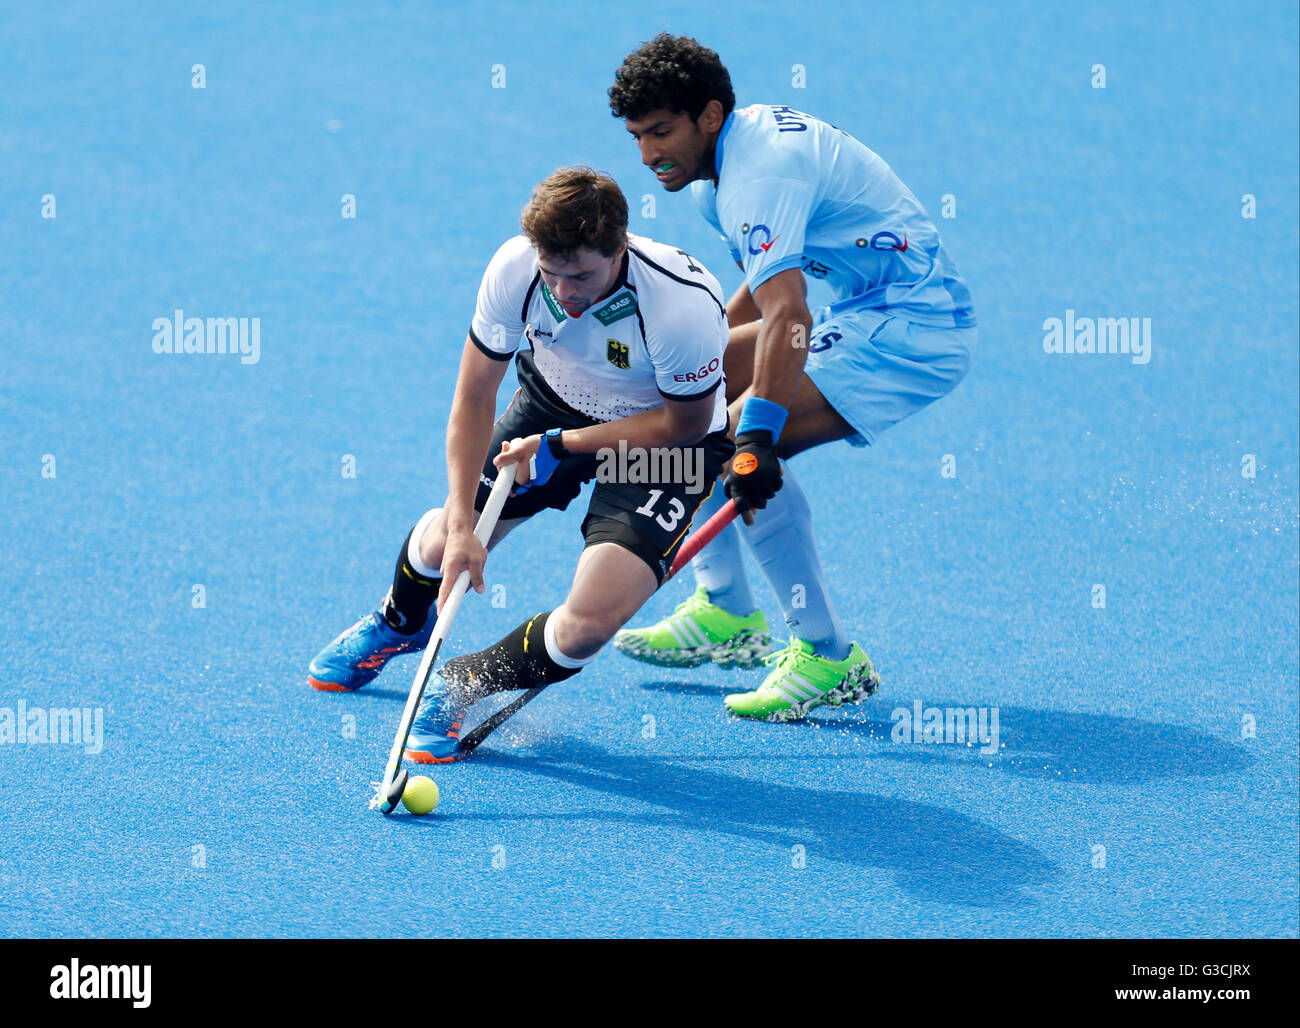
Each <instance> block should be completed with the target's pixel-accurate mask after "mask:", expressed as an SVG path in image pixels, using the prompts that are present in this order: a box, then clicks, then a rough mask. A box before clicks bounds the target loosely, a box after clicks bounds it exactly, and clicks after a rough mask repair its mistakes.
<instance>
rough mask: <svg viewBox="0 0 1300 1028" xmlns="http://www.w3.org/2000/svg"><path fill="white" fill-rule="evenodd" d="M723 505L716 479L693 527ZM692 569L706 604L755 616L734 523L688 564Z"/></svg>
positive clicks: (719, 486) (701, 522)
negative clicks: (701, 588)
mask: <svg viewBox="0 0 1300 1028" xmlns="http://www.w3.org/2000/svg"><path fill="white" fill-rule="evenodd" d="M726 502H727V494H726V493H724V492H723V491H722V479H720V478H719V479H718V481H717V482H715V483H714V484H713V493H712V495H710V496H709V498H708V499H707V500H705V501H704V503H703V504H701V506H700V510H699V513H697V514H696V515H695V527H696V528H699V527H700V526H701V525H703V524H704V522H706V521H708V520H709V518H711V517H712V516H713V515H714V514H715V513H716V512H717V511H718V510H719V509H720V508H721V507H722V505H723V504H725V503H726ZM691 570H692V571H694V572H695V582H696V584H697V585H702V586H704V588H705V589H707V590H708V591H709V602H711V603H716V604H717V605H718V606H719V607H721V608H722V609H723V610H726V611H730V612H731V613H732V614H736V615H739V616H741V617H743V616H744V615H746V614H752V613H754V597H753V596H752V595H751V594H750V592H749V579H748V578H746V577H745V559H744V557H743V556H742V555H741V552H740V535H739V533H738V532H737V531H736V526H735V524H731V525H728V526H727V527H726V528H724V529H723V530H722V531H721V532H719V533H718V534H717V536H716V537H715V538H714V540H713V542H711V543H709V545H708V546H706V547H704V549H702V550H701V551H700V553H699V556H697V557H696V558H695V559H694V560H693V561H691Z"/></svg>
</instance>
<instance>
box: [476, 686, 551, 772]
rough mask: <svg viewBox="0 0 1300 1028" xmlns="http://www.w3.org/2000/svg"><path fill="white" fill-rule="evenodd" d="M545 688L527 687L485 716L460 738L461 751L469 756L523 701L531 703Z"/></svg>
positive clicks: (516, 711)
mask: <svg viewBox="0 0 1300 1028" xmlns="http://www.w3.org/2000/svg"><path fill="white" fill-rule="evenodd" d="M545 688H546V687H545V686H541V685H539V686H538V687H537V688H535V689H529V690H528V691H527V692H526V693H524V694H523V695H521V696H516V697H515V698H514V699H513V700H511V701H510V702H509V703H507V704H506V705H505V706H504V707H502V708H501V709H500V710H498V711H497V712H496V713H495V714H492V715H491V716H489V717H485V718H484V719H483V720H482V721H480V722H479V723H478V724H477V725H475V726H474V728H473V730H472V731H471V732H470V733H469V734H468V735H466V736H465V738H463V739H461V741H460V748H461V751H462V753H463V754H464V755H465V756H469V755H470V754H471V753H473V752H474V751H475V750H476V749H478V744H479V743H481V742H482V741H483V740H484V739H486V738H487V737H488V736H489V735H491V734H492V733H493V732H495V731H496V730H497V728H498V727H500V725H501V722H503V721H507V720H509V719H510V718H512V717H514V716H515V715H516V714H517V713H519V710H520V708H521V707H523V705H524V704H525V703H531V702H532V701H533V700H535V699H536V698H537V697H538V696H539V695H541V693H542V692H543V691H544V690H545Z"/></svg>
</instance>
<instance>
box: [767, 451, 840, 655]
mask: <svg viewBox="0 0 1300 1028" xmlns="http://www.w3.org/2000/svg"><path fill="white" fill-rule="evenodd" d="M781 464H782V468H783V472H782V479H781V483H782V484H781V488H780V490H779V491H778V492H777V494H776V495H775V496H774V497H772V499H770V500H768V501H767V506H766V507H765V508H763V509H762V510H760V511H755V512H754V523H753V524H752V525H745V526H743V529H742V530H743V532H744V534H745V542H746V543H748V544H749V548H750V550H751V552H753V554H754V558H755V559H756V560H757V561H758V564H759V567H761V568H762V569H763V574H764V575H766V576H767V581H768V584H769V585H771V587H772V591H773V592H775V593H776V599H777V602H778V603H780V604H781V613H782V614H784V615H785V623H786V625H787V626H788V627H789V629H790V634H791V635H793V636H795V637H797V638H799V639H803V640H804V641H805V642H810V643H812V644H813V647H814V648H815V649H816V650H817V653H818V654H820V655H821V656H823V657H829V658H830V659H831V660H843V659H844V658H845V657H847V656H848V655H849V640H848V639H847V638H846V637H845V635H844V628H843V627H842V626H841V625H840V619H839V618H838V617H836V616H835V611H834V610H833V609H832V608H831V598H830V594H829V593H828V591H827V589H826V579H825V577H824V576H823V575H822V565H821V561H820V560H818V559H817V547H816V546H815V545H814V544H813V534H812V511H811V510H810V509H809V508H808V500H807V498H806V497H805V496H804V494H803V490H802V489H800V488H799V483H798V482H796V481H795V479H794V476H793V475H792V474H791V473H790V467H789V465H788V464H786V463H785V462H784V461H782V462H781Z"/></svg>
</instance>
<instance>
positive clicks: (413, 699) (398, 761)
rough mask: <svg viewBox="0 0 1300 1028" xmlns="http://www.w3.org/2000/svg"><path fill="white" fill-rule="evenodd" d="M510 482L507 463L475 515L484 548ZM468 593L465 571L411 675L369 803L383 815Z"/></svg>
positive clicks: (393, 799) (402, 779)
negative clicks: (381, 775) (431, 679)
mask: <svg viewBox="0 0 1300 1028" xmlns="http://www.w3.org/2000/svg"><path fill="white" fill-rule="evenodd" d="M514 482H515V465H514V464H507V465H506V466H505V467H504V468H502V469H501V470H500V471H499V472H497V480H496V482H495V484H493V486H492V492H491V494H490V495H489V496H488V499H487V503H485V504H484V505H483V513H481V514H480V515H479V516H478V524H476V525H475V526H474V535H475V537H477V539H478V541H479V542H481V543H482V544H483V545H484V546H486V545H487V544H488V540H489V539H491V538H492V530H493V529H495V528H496V527H497V519H498V518H500V517H501V508H502V507H504V506H505V502H506V498H507V497H508V496H509V495H510V488H511V486H513V485H514ZM468 590H469V572H468V571H462V572H461V573H460V574H459V575H458V576H457V577H456V581H455V582H454V583H453V584H452V587H451V593H450V594H449V595H448V596H447V602H446V603H444V604H443V605H442V613H441V614H439V615H438V623H437V624H436V625H434V626H433V635H432V636H431V637H430V638H429V643H428V645H427V646H426V647H425V649H424V656H423V657H422V658H421V659H420V668H419V670H418V671H416V672H415V681H414V682H413V683H412V684H411V695H410V696H408V697H407V698H406V709H405V710H403V711H402V723H401V724H399V725H398V726H397V738H395V739H394V740H393V749H392V751H391V752H390V753H389V754H388V763H387V764H386V765H385V766H384V780H383V782H382V783H381V784H380V786H379V791H378V792H377V793H376V794H375V796H374V798H373V799H371V801H370V805H371V807H378V808H379V809H380V810H382V811H383V812H384V813H385V814H391V813H392V812H393V811H394V810H396V809H397V804H398V803H400V802H401V800H402V792H403V790H405V789H406V780H407V778H408V777H409V776H408V775H407V773H406V770H405V769H404V768H403V767H402V754H403V753H404V752H405V750H406V738H407V736H409V735H410V734H411V725H412V724H413V723H414V722H415V713H416V711H417V710H419V709H420V701H421V700H422V699H424V688H425V686H426V685H428V683H429V675H430V674H431V673H432V672H433V665H434V662H435V661H436V660H437V659H438V651H439V650H440V649H442V643H443V640H445V639H446V638H447V633H448V632H449V631H450V630H451V622H452V620H453V619H454V618H455V617H456V611H458V610H459V609H460V601H461V600H463V599H464V598H465V593H466V592H467V591H468Z"/></svg>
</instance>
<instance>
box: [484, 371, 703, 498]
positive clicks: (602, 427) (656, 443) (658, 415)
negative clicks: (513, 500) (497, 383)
mask: <svg viewBox="0 0 1300 1028" xmlns="http://www.w3.org/2000/svg"><path fill="white" fill-rule="evenodd" d="M712 418H713V394H712V393H710V394H709V395H708V396H703V397H700V398H699V399H697V400H670V399H668V398H667V397H665V398H664V406H663V407H661V408H659V409H657V410H648V411H642V412H641V413H640V414H633V415H631V416H630V417H626V418H619V419H618V420H617V421H607V422H604V423H603V424H599V425H592V426H590V427H589V428H576V429H575V428H570V429H565V430H564V431H563V432H561V433H560V445H561V446H562V447H563V451H562V452H566V453H569V454H578V453H598V452H600V451H601V450H603V449H614V448H616V447H617V446H618V445H619V443H623V444H624V445H626V446H628V447H629V448H630V447H640V448H642V449H653V448H655V447H660V446H665V447H666V446H690V445H692V444H693V443H698V442H699V441H700V440H701V439H703V438H704V437H705V436H706V435H708V432H709V423H710V421H711V420H712ZM541 445H542V436H541V435H531V436H529V437H528V438H526V439H514V440H511V441H510V442H509V443H506V444H505V445H504V447H503V448H502V451H501V453H499V454H497V456H496V457H495V458H493V461H492V462H493V463H494V464H495V465H496V466H497V467H498V468H504V467H505V466H506V465H507V464H518V465H519V469H518V471H517V472H516V473H515V482H516V483H518V484H519V485H526V484H527V483H528V481H529V479H530V477H531V474H530V471H529V466H528V462H529V461H530V460H531V459H532V458H533V457H534V456H536V455H537V451H538V449H539V448H540V447H541Z"/></svg>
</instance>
